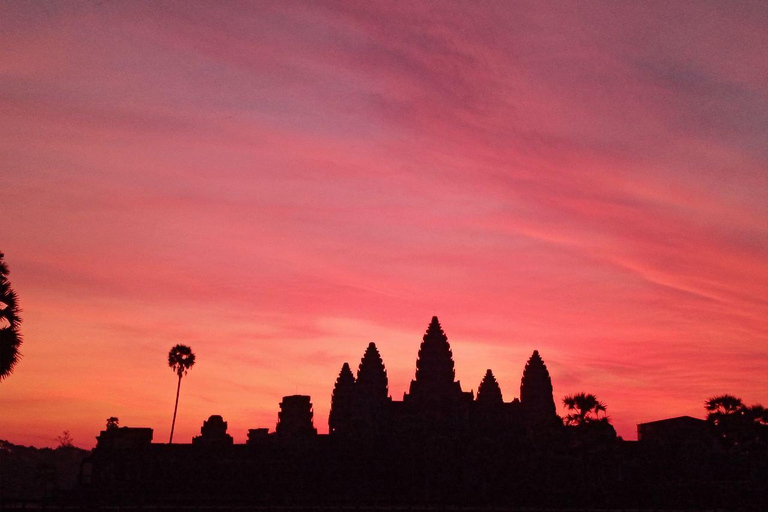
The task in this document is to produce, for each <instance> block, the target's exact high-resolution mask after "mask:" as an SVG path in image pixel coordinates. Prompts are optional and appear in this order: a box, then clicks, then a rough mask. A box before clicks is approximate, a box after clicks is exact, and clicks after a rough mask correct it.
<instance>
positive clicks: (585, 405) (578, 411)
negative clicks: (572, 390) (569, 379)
mask: <svg viewBox="0 0 768 512" xmlns="http://www.w3.org/2000/svg"><path fill="white" fill-rule="evenodd" d="M563 405H565V407H566V408H567V409H568V411H570V413H569V414H568V416H566V418H565V424H566V425H573V426H577V427H578V426H581V425H586V424H588V423H593V422H598V421H602V422H605V421H607V420H608V418H607V416H605V410H606V409H607V406H606V405H605V404H604V403H603V402H601V401H600V400H598V399H597V397H596V396H595V395H591V394H586V393H577V394H575V395H571V396H566V397H565V398H563ZM601 412H602V413H603V417H602V418H601V417H600V413H601Z"/></svg>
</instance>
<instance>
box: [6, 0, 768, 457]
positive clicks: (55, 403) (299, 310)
mask: <svg viewBox="0 0 768 512" xmlns="http://www.w3.org/2000/svg"><path fill="white" fill-rule="evenodd" d="M766 26H768V8H766V6H765V4H762V3H760V2H743V3H739V4H736V5H727V6H726V5H720V4H717V3H697V4H689V3H677V4H644V3H626V4H612V3H601V2H595V3H591V4H561V5H554V4H543V5H542V4H537V3H517V4H514V5H503V4H495V3H484V2H479V3H474V2H473V3H461V2H459V3H456V4H452V5H451V6H446V5H444V4H442V3H429V2H425V3H420V4H418V5H407V4H392V5H384V4H380V3H369V4H357V3H354V2H352V3H347V2H328V3H324V2H320V3H301V2H286V3H280V4H268V3H267V4H251V3H239V2H234V3H231V4H226V5H210V4H207V3H204V2H182V3H176V2H162V3H155V2H135V3H131V4H120V3H102V4H98V5H97V4H85V3H83V4H55V3H50V4H43V3H32V2H14V1H11V2H5V3H3V4H2V5H0V29H1V30H0V48H2V50H3V51H0V76H2V78H3V79H2V80H0V108H1V109H2V111H3V112H4V114H3V116H0V154H1V155H2V162H3V164H2V169H0V190H2V191H3V200H2V202H0V218H2V219H3V222H2V223H1V224H0V251H2V252H4V253H5V262H6V263H7V264H8V266H9V268H10V275H9V280H10V283H11V285H12V287H13V288H14V289H15V290H16V292H17V293H18V295H19V301H20V306H21V308H22V310H23V312H22V318H23V323H22V325H21V332H22V334H23V336H24V343H23V345H22V346H21V352H22V354H23V358H22V359H21V361H20V362H19V364H18V365H17V367H16V369H15V371H14V372H13V374H12V375H10V376H9V377H8V378H7V379H5V380H3V381H2V382H0V410H3V411H6V412H5V414H4V415H3V418H2V420H1V421H0V439H5V440H8V441H10V442H12V443H15V444H23V445H34V446H39V447H45V446H56V444H57V442H56V437H57V436H58V435H60V434H61V433H62V431H64V430H68V431H70V432H71V435H72V437H73V439H74V444H75V445H76V446H81V447H85V448H91V447H93V446H94V445H95V436H96V435H98V433H99V431H100V430H103V428H104V425H105V423H106V420H107V418H109V417H111V416H116V417H118V418H119V419H120V424H121V425H122V426H134V427H151V428H153V429H154V431H155V441H157V442H162V441H164V440H165V439H167V437H168V433H169V431H170V427H171V415H172V413H173V405H174V404H173V401H174V392H175V386H176V378H175V375H174V374H173V372H172V371H171V370H170V369H169V368H168V365H167V354H168V350H169V349H170V348H171V347H172V346H174V345H176V344H179V343H181V344H185V345H189V346H190V347H192V349H193V350H194V352H195V354H196V355H197V363H196V364H195V366H194V367H193V368H191V369H190V371H189V374H188V375H187V376H186V377H184V378H183V380H182V384H181V396H180V400H179V412H178V419H177V422H176V432H175V434H174V440H178V441H180V442H189V440H191V438H192V437H193V436H195V435H197V434H198V433H199V429H200V426H201V425H202V422H203V420H205V419H207V418H208V417H209V416H210V415H213V414H219V415H222V416H223V417H224V420H225V421H227V422H228V423H229V426H230V434H232V436H233V437H234V439H235V442H237V443H242V442H244V440H245V436H246V433H247V429H250V428H257V427H268V428H270V430H274V427H275V424H276V422H277V408H278V404H279V402H280V400H281V398H282V397H283V396H285V395H292V394H305V395H309V396H311V399H312V403H313V405H314V412H315V414H314V424H315V427H317V429H318V431H319V432H321V433H326V432H327V431H328V425H327V420H328V412H329V408H330V397H331V391H332V389H333V385H334V382H335V379H336V377H337V376H338V373H339V370H340V368H341V366H342V364H343V363H344V362H348V363H349V364H350V366H351V368H352V370H353V371H356V369H357V365H358V363H359V361H360V358H361V357H362V355H363V352H364V350H365V347H366V346H367V344H368V343H369V342H371V341H373V342H375V343H376V346H377V347H378V349H379V351H380V353H381V356H382V358H383V360H384V364H385V365H386V369H387V371H388V375H389V383H390V386H389V393H390V395H391V396H392V397H393V399H395V400H399V398H400V397H401V396H402V394H403V393H404V392H405V391H406V390H407V388H408V384H409V382H410V380H411V379H412V378H413V375H414V371H415V367H414V363H415V361H416V353H417V350H418V345H419V343H420V342H421V336H422V335H423V333H424V330H425V329H426V326H427V325H428V323H429V319H430V318H431V317H432V316H433V315H437V316H438V317H439V318H440V320H441V323H442V325H443V329H444V330H445V333H446V334H447V336H448V340H449V342H450V344H451V348H452V350H453V356H454V361H455V364H456V380H459V381H460V382H461V385H462V388H463V389H464V390H465V391H470V390H473V391H475V392H476V391H477V386H478V385H479V383H480V381H481V379H482V378H483V375H484V374H485V371H486V369H489V368H490V369H492V370H493V372H494V374H495V376H496V379H497V380H498V382H499V384H500V386H501V391H502V393H503V397H504V400H505V401H506V402H509V401H511V400H512V399H513V398H514V397H517V396H519V386H520V377H521V375H522V372H523V367H524V365H525V362H526V361H527V359H528V357H530V355H531V353H532V352H533V351H534V350H538V351H539V352H540V354H541V356H542V358H543V359H544V361H545V363H546V365H547V367H548V368H549V373H550V375H551V377H552V382H553V387H554V396H555V400H556V402H557V406H558V410H557V412H558V414H560V415H563V414H564V410H563V408H562V403H561V400H562V398H563V397H564V396H566V395H571V394H574V393H578V392H587V393H592V394H595V395H597V397H598V398H599V399H600V400H601V401H603V402H605V403H606V404H607V406H608V411H607V412H608V416H609V417H610V418H611V421H612V423H613V425H614V426H615V427H616V430H617V432H618V434H619V435H620V436H622V437H623V438H624V439H636V425H637V424H638V423H643V422H648V421H655V420H661V419H665V418H670V417H676V416H683V415H689V416H693V417H696V418H703V417H704V416H705V411H704V401H705V400H707V399H708V398H711V397H713V396H717V395H722V394H726V393H727V394H732V395H735V396H738V397H740V398H742V399H743V400H744V402H745V403H747V404H755V403H761V404H768V372H766V368H768V348H766V347H768V302H766V300H765V297H767V296H768V164H766V162H768V122H767V121H766V120H768V62H766V60H765V57H764V56H765V55H766V53H768V31H766V30H765V27H766ZM7 411H11V412H10V413H8V412H7Z"/></svg>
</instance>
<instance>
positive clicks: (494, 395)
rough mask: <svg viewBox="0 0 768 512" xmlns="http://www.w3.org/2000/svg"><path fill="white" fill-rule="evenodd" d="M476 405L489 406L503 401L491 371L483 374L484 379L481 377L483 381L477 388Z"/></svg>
mask: <svg viewBox="0 0 768 512" xmlns="http://www.w3.org/2000/svg"><path fill="white" fill-rule="evenodd" d="M477 403H478V404H480V405H489V406H493V405H501V404H502V403H504V399H503V398H502V396H501V388H500V387H499V383H498V382H496V377H494V375H493V372H492V371H491V370H488V371H486V372H485V377H483V381H482V382H481V383H480V386H479V387H478V388H477Z"/></svg>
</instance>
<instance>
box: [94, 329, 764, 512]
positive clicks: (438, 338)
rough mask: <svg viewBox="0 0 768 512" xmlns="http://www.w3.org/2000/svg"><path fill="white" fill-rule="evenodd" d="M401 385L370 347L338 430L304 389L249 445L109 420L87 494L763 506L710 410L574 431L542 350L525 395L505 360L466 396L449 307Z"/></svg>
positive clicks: (223, 430)
mask: <svg viewBox="0 0 768 512" xmlns="http://www.w3.org/2000/svg"><path fill="white" fill-rule="evenodd" d="M388 385H389V382H388V377H387V370H386V367H385V364H384V361H383V360H382V358H381V355H380V354H379V351H378V349H377V347H376V345H375V344H374V343H370V344H369V345H368V346H367V347H366V349H365V351H364V353H363V356H362V358H361V361H360V363H359V365H358V368H357V374H356V375H355V374H353V372H352V367H351V366H350V364H349V363H347V362H345V363H343V365H342V366H341V370H340V371H339V375H338V378H337V379H336V382H335V385H334V388H333V393H332V396H331V409H330V414H329V418H328V426H329V429H328V430H329V432H328V434H318V433H317V429H316V428H315V426H314V417H313V408H312V400H311V398H310V397H309V396H305V395H292V396H285V397H283V400H282V401H281V403H280V404H279V411H278V422H277V426H276V428H275V431H274V432H269V430H268V429H266V428H256V429H251V430H249V431H248V439H247V442H246V443H245V444H234V443H233V441H232V437H231V436H230V435H229V434H228V433H227V422H225V421H224V419H223V418H222V417H221V416H216V415H214V416H211V417H210V418H208V420H206V421H205V422H203V425H202V428H201V432H200V435H199V436H196V437H195V438H194V439H193V440H192V443H191V444H172V445H171V444H159V443H152V435H153V433H152V429H148V428H128V427H113V428H108V429H107V430H105V431H102V432H101V434H100V435H99V437H98V438H97V441H98V443H97V447H96V448H95V449H94V451H93V453H92V455H91V456H90V457H89V458H88V459H87V460H86V461H85V462H84V464H83V470H82V475H83V477H82V485H81V487H80V491H79V492H80V494H79V498H80V499H82V500H93V501H101V502H104V503H109V504H115V503H118V504H121V503H127V504H128V503H130V504H136V503H139V504H141V503H175V504H201V503H210V504H216V505H222V504H228V503H231V504H236V503H244V502H245V503H262V504H275V505H280V506H292V505H295V506H297V507H300V506H304V505H324V504H325V505H327V504H357V505H358V506H359V505H361V504H363V505H365V506H372V507H379V506H383V505H386V506H398V505H408V506H413V505H414V504H443V505H447V504H450V505H455V506H477V505H512V506H537V507H539V506H551V507H558V506H574V505H579V506H583V507H626V506H633V507H648V506H650V507H656V508H658V507H662V506H667V507H670V506H671V507H675V506H677V507H680V506H682V507H691V506H709V507H710V508H712V507H714V508H717V507H718V506H724V505H727V503H726V502H727V497H728V496H729V494H728V492H724V491H723V488H722V486H723V485H726V486H730V488H734V489H738V492H739V493H740V494H739V496H741V498H740V499H741V500H742V501H743V502H745V503H748V504H750V505H751V504H754V503H760V504H761V503H763V502H764V501H761V500H764V498H762V496H763V494H762V492H761V491H762V490H763V488H762V487H761V486H760V485H761V484H760V483H759V482H762V481H763V480H761V478H762V477H763V476H768V464H766V463H765V462H764V461H763V462H760V461H759V460H758V461H757V462H756V463H755V465H754V466H749V467H750V468H751V469H750V471H751V473H750V474H749V476H748V477H742V476H739V475H743V473H744V472H743V471H742V472H741V473H739V472H736V471H734V472H732V473H728V472H726V473H723V472H722V471H719V472H718V467H719V466H720V465H722V463H723V460H724V459H722V456H723V455H722V454H720V453H718V452H717V449H716V445H715V443H713V442H712V436H711V435H710V433H709V432H707V431H706V426H705V425H703V424H702V422H701V421H700V420H695V419H694V418H679V419H673V420H668V421H663V422H654V423H649V424H645V425H641V426H639V432H640V439H641V440H640V441H638V442H627V441H622V440H621V439H617V437H616V433H615V430H614V429H613V427H612V426H611V425H610V424H609V423H608V422H607V421H599V422H593V423H587V424H585V425H582V426H579V427H573V426H564V425H563V421H562V419H561V418H560V417H558V416H557V412H556V406H555V399H554V395H553V388H552V380H551V378H550V374H549V371H548V369H547V366H546V364H545V363H544V360H543V358H542V357H541V354H539V352H538V351H534V352H533V353H532V355H531V356H530V358H529V359H528V361H527V362H526V363H525V366H524V368H523V371H522V378H521V382H520V398H519V399H517V398H514V399H512V400H511V401H507V402H505V401H504V398H503V397H504V394H503V392H502V389H501V388H500V386H499V384H498V382H497V380H496V378H495V376H494V374H493V371H492V370H491V369H488V370H487V371H486V372H485V375H484V376H482V379H481V380H480V383H479V386H478V388H477V396H475V395H474V394H473V393H472V392H471V391H465V390H464V389H463V388H462V386H461V383H460V382H459V381H457V380H456V376H455V363H454V360H453V353H452V351H451V346H450V343H449V341H448V337H447V335H446V334H445V332H444V330H443V328H442V326H441V325H440V322H439V321H438V319H437V317H433V318H432V320H431V321H430V323H429V325H428V327H427V329H426V332H425V333H424V335H423V338H422V341H421V344H420V346H419V350H418V356H417V360H416V372H415V376H414V378H413V380H412V381H411V382H410V386H409V388H408V391H407V392H406V393H404V395H403V397H402V400H393V399H392V397H391V396H390V394H389V387H388ZM669 447H673V448H674V457H670V456H669ZM761 464H762V465H761ZM665 468H666V469H665ZM734 475H735V476H734ZM739 478H741V480H739ZM724 482H725V483H724Z"/></svg>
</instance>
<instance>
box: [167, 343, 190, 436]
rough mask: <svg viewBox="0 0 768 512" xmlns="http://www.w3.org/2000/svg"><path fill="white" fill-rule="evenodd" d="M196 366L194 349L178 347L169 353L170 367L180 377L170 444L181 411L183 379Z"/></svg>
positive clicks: (184, 346)
mask: <svg viewBox="0 0 768 512" xmlns="http://www.w3.org/2000/svg"><path fill="white" fill-rule="evenodd" d="M194 364H195V354H194V353H193V352H192V349H191V348H189V347H188V346H186V345H176V346H175V347H173V348H172V349H171V351H170V352H168V366H170V367H171V369H172V370H173V371H174V372H176V375H178V376H179V383H178V385H177V386H176V405H174V406H173V422H172V423H171V438H170V439H169V440H168V444H171V443H172V442H173V429H174V428H175V427H176V411H178V409H179V390H181V378H182V377H183V376H184V375H186V374H187V370H189V369H190V368H191V367H192V366H193V365H194Z"/></svg>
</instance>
